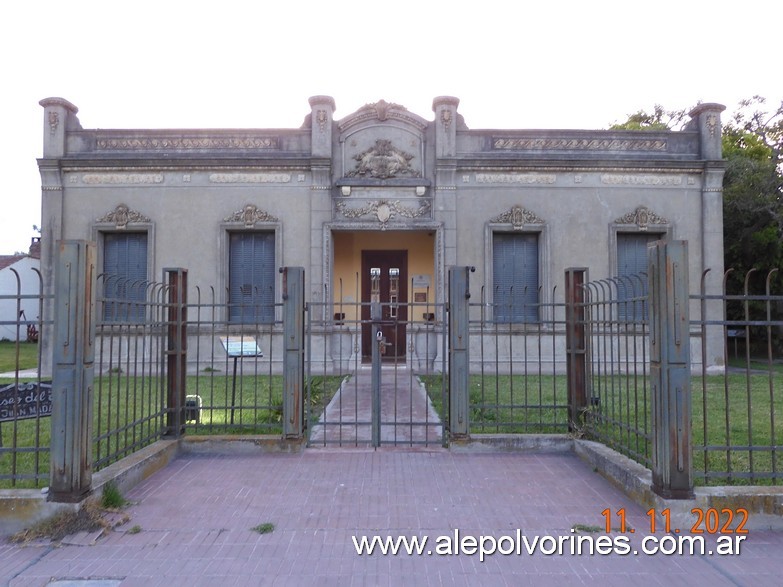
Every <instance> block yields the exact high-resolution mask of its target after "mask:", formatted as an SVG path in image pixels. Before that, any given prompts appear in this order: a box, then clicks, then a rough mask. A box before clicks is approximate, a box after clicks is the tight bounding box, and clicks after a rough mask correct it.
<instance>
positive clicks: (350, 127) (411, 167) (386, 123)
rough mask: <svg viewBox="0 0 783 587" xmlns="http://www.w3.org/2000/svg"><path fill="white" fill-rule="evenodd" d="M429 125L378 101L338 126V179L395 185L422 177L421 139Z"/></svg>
mask: <svg viewBox="0 0 783 587" xmlns="http://www.w3.org/2000/svg"><path fill="white" fill-rule="evenodd" d="M428 124H429V123H428V122H427V121H426V120H424V119H423V118H421V117H420V116H417V115H415V114H412V113H411V112H408V110H407V109H406V108H404V107H403V106H400V105H399V104H392V103H389V102H386V101H385V100H381V101H379V102H375V103H374V104H367V105H365V106H362V107H361V108H359V110H357V111H356V112H354V113H353V114H351V115H349V116H347V117H346V118H344V119H342V120H341V121H340V122H339V123H338V128H339V130H340V145H341V150H342V157H341V159H342V162H341V163H342V167H341V168H340V169H339V177H342V178H346V179H354V180H368V181H370V182H377V181H392V182H394V181H399V180H403V181H404V180H408V179H411V178H421V177H424V176H425V170H424V137H425V131H426V129H427V125H428Z"/></svg>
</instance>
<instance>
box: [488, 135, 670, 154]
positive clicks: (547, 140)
mask: <svg viewBox="0 0 783 587" xmlns="http://www.w3.org/2000/svg"><path fill="white" fill-rule="evenodd" d="M492 148H493V149H496V150H510V151H654V152H658V151H666V149H667V144H666V140H665V139H585V138H565V137H563V138H557V137H523V138H517V137H493V139H492Z"/></svg>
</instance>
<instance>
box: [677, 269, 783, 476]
mask: <svg viewBox="0 0 783 587" xmlns="http://www.w3.org/2000/svg"><path fill="white" fill-rule="evenodd" d="M733 273H734V272H733V271H732V270H729V271H727V272H726V274H725V275H724V278H723V292H722V293H721V294H718V295H708V294H707V293H705V287H704V281H705V277H706V273H705V274H704V275H703V276H702V286H701V293H700V294H699V295H694V296H691V299H692V301H693V303H694V305H696V306H697V307H698V308H699V310H698V312H694V313H693V314H692V315H693V316H694V318H693V319H692V320H691V329H692V331H693V332H695V333H697V334H698V335H699V337H701V338H703V337H706V336H707V334H708V333H709V331H710V330H713V331H715V330H716V329H717V331H718V332H719V333H720V336H721V339H722V340H723V362H724V364H725V366H726V369H725V370H724V371H718V372H717V373H716V372H714V371H713V370H710V369H708V368H706V364H707V362H708V361H706V360H705V359H702V369H701V370H700V372H697V373H694V384H693V453H694V458H693V464H694V477H695V479H696V481H697V482H698V483H700V484H704V485H724V484H730V485H734V484H740V485H743V484H750V485H759V484H775V485H777V484H781V483H783V352H782V351H783V292H781V291H780V290H781V285H780V281H779V273H778V270H777V269H773V270H771V271H769V272H766V273H764V272H761V271H756V270H750V271H749V272H748V273H747V274H745V275H744V276H735V275H733ZM735 277H736V278H735ZM731 284H733V285H731ZM716 302H717V303H718V304H721V305H722V306H723V308H724V309H725V310H724V314H723V316H722V318H720V319H715V318H714V317H711V316H709V315H708V313H707V312H706V310H705V308H706V307H707V306H708V304H714V303H716ZM706 347H707V345H706V344H702V353H705V352H706V350H704V349H706Z"/></svg>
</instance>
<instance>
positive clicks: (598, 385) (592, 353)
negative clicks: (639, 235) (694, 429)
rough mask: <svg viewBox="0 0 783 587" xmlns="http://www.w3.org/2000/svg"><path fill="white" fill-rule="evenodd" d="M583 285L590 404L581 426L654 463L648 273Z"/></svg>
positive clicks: (645, 463) (593, 434)
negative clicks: (652, 452)
mask: <svg viewBox="0 0 783 587" xmlns="http://www.w3.org/2000/svg"><path fill="white" fill-rule="evenodd" d="M584 287H585V296H584V320H585V322H584V323H585V329H586V335H587V348H588V349H589V351H588V361H587V366H588V369H587V386H586V388H587V392H586V395H587V408H586V410H585V412H584V419H583V421H582V422H579V423H578V425H577V426H578V427H584V429H585V430H587V431H589V434H590V436H591V437H593V438H595V439H597V440H599V441H601V442H602V443H604V444H606V445H607V446H610V447H612V448H614V449H615V450H617V451H619V452H621V453H623V454H625V455H627V456H629V457H631V458H633V459H634V460H636V461H638V462H640V463H642V464H643V465H645V466H646V467H651V465H652V463H651V443H652V435H651V395H650V389H649V364H650V356H649V351H650V348H649V334H650V333H649V324H648V308H649V307H648V304H649V299H648V293H647V275H646V274H642V275H634V276H628V277H623V278H616V279H601V280H597V281H591V282H589V283H587V284H585V286H584Z"/></svg>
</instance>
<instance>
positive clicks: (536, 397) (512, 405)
mask: <svg viewBox="0 0 783 587" xmlns="http://www.w3.org/2000/svg"><path fill="white" fill-rule="evenodd" d="M772 377H773V379H772V396H771V395H770V377H769V375H768V374H767V373H764V372H759V371H754V372H753V373H752V374H750V375H748V374H746V373H730V374H728V375H727V376H723V375H715V376H709V377H706V378H701V377H694V378H692V380H691V392H692V425H693V428H692V435H693V442H694V451H693V466H694V471H695V478H696V483H697V484H699V485H705V484H709V485H722V484H748V483H751V484H764V483H770V482H771V481H770V480H769V479H768V477H769V474H770V473H771V472H773V471H781V470H783V380H781V377H780V373H779V372H778V371H775V372H774V373H773V375H772ZM422 380H423V381H424V383H425V385H426V387H427V390H428V393H429V395H430V399H431V401H432V403H433V406H434V407H435V409H436V411H437V412H438V414H440V415H441V417H443V416H444V410H443V399H442V398H443V394H442V378H441V376H439V375H432V376H427V377H422ZM591 383H592V386H593V394H595V395H597V396H599V397H600V403H599V405H598V406H596V407H590V408H588V410H587V413H586V419H587V422H584V424H586V428H585V430H586V431H587V433H588V437H590V436H592V437H596V438H598V439H600V440H601V441H602V442H604V443H606V444H608V445H610V446H612V447H613V448H615V449H616V450H619V451H620V452H623V453H624V454H627V455H629V456H631V457H632V458H635V459H636V460H639V461H640V462H642V463H643V464H646V465H649V455H650V454H651V447H650V442H649V441H648V439H647V438H646V436H649V434H650V432H649V431H650V429H651V413H650V407H649V406H650V403H651V399H650V385H649V383H647V384H646V385H644V381H643V380H642V379H633V378H632V377H630V376H628V377H625V376H623V377H616V378H614V379H607V378H601V379H598V378H594V379H593V380H592V382H591ZM469 385H470V400H469V401H470V432H471V433H473V434H476V433H485V432H501V433H502V432H534V433H535V432H539V433H540V432H565V431H566V430H567V418H568V413H567V410H566V408H564V407H553V406H563V405H565V403H566V402H567V395H566V378H565V376H554V377H552V376H543V377H537V376H533V377H527V379H526V380H525V378H524V377H522V376H518V377H517V376H515V377H513V378H510V377H507V376H500V377H495V376H492V377H486V376H485V377H484V378H483V379H481V378H479V377H478V376H475V375H474V376H471V378H470V382H469ZM748 398H750V399H748ZM726 406H728V408H727V407H726ZM749 414H750V419H749V418H748V415H749ZM707 446H709V447H713V448H711V449H709V450H707V449H705V447H707ZM749 446H754V447H756V448H755V450H753V451H751V450H748V447H749ZM772 446H777V447H781V448H779V449H778V451H779V456H778V455H776V454H775V451H773V450H771V449H770V447H772ZM726 447H731V450H730V451H727V450H726ZM773 459H775V460H774V461H773ZM751 460H752V461H753V462H752V465H753V467H752V469H753V471H755V473H756V474H755V475H754V476H753V477H750V475H749V472H750V471H751ZM729 471H731V472H732V474H731V475H729V474H728V472H729ZM716 473H717V474H721V476H719V477H713V476H714V475H715V474H716ZM765 474H766V475H767V478H766V479H765V477H764V475H765Z"/></svg>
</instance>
